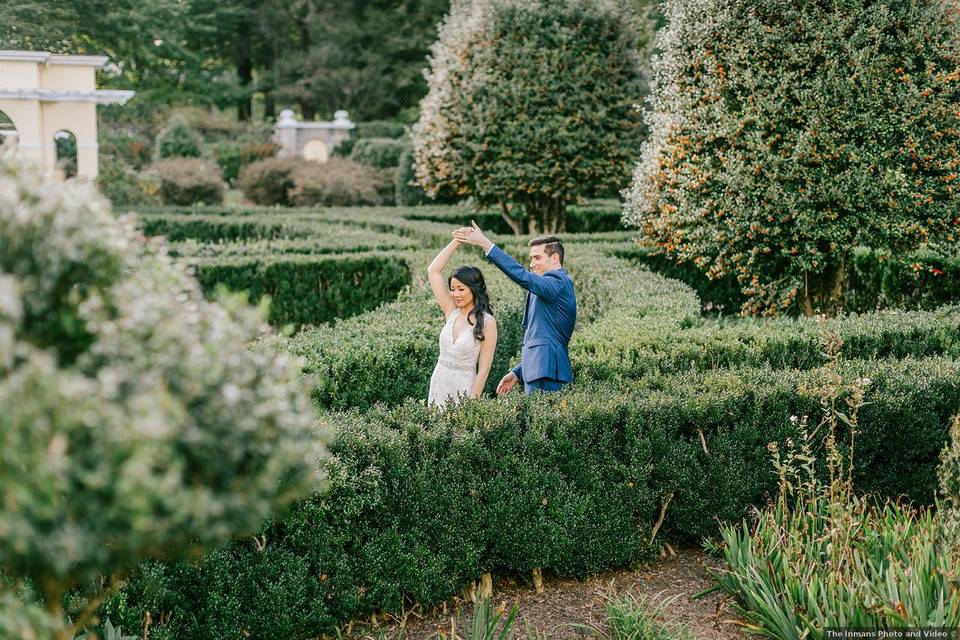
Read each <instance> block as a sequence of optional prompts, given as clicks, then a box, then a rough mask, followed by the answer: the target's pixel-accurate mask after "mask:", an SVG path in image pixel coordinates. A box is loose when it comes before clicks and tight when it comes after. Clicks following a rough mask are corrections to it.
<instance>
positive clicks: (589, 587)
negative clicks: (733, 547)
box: [346, 548, 748, 640]
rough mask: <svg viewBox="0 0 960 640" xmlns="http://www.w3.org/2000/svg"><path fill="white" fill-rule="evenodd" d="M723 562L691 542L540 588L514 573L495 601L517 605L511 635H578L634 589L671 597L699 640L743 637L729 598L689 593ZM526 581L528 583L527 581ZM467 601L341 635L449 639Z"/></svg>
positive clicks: (676, 615)
mask: <svg viewBox="0 0 960 640" xmlns="http://www.w3.org/2000/svg"><path fill="white" fill-rule="evenodd" d="M720 566H721V562H720V561H719V560H717V559H716V558H711V557H710V556H708V555H706V554H705V553H704V552H703V551H701V550H699V549H695V548H688V549H677V550H676V555H675V556H667V557H665V558H661V559H660V560H658V561H657V562H655V563H654V564H652V565H649V566H646V567H643V568H641V569H639V570H636V571H610V572H607V573H603V574H600V575H598V576H595V577H593V578H591V579H589V580H586V581H583V582H581V581H579V580H574V579H569V578H556V577H552V576H548V575H545V576H544V587H545V589H544V592H543V593H537V592H536V591H535V590H534V589H533V587H532V586H531V585H530V584H524V583H523V582H521V581H519V580H517V579H515V578H509V577H507V578H503V577H500V578H498V577H497V576H494V580H493V604H494V605H495V606H498V607H501V606H502V607H503V608H506V609H509V608H510V607H511V606H512V605H513V603H514V602H517V603H518V604H519V606H520V614H519V616H518V624H516V625H515V636H516V637H520V638H527V637H528V630H530V631H532V630H533V629H536V630H537V631H538V632H540V633H542V634H546V637H547V638H548V640H574V639H583V638H587V637H588V636H591V635H595V634H591V633H590V632H589V631H588V630H584V629H583V628H581V627H578V626H576V625H588V626H599V627H601V628H602V627H603V622H604V620H605V619H606V616H605V613H604V606H603V604H604V596H605V595H609V594H611V593H616V594H624V593H628V592H629V593H634V594H638V595H642V596H648V597H650V598H654V599H656V600H657V601H659V600H661V599H668V598H672V600H671V602H670V604H669V605H668V606H667V607H666V608H665V609H664V620H665V621H666V622H677V623H681V624H683V625H684V626H686V628H687V629H688V630H689V631H690V632H691V633H690V635H691V636H692V637H693V638H696V640H740V639H742V638H746V637H748V636H747V634H746V633H744V632H742V631H741V630H740V627H739V626H738V625H737V624H736V622H735V621H737V620H738V617H737V616H736V614H735V613H734V609H733V605H732V602H731V600H730V598H729V597H728V596H726V595H724V594H721V593H719V592H716V593H713V594H711V595H710V596H707V597H704V598H700V599H697V600H691V596H693V595H694V594H696V593H698V592H700V591H702V590H703V589H705V588H707V587H709V586H710V585H711V584H712V582H711V579H710V575H709V573H708V572H707V567H712V568H718V567H720ZM527 582H529V581H527ZM472 607H473V605H472V603H470V602H464V600H462V599H461V598H455V599H452V600H450V601H448V602H447V603H445V604H444V605H443V606H441V607H437V608H435V609H434V610H432V611H428V612H422V611H419V610H417V609H414V611H413V612H412V613H410V614H408V615H407V620H406V623H405V624H403V625H402V626H401V623H400V622H399V621H397V620H393V621H391V622H389V623H381V624H378V625H377V626H373V625H371V624H369V623H367V624H354V625H352V627H351V628H350V629H349V632H348V633H347V635H346V637H347V638H350V639H355V640H360V639H364V638H369V639H373V640H427V639H429V638H440V637H444V638H446V639H448V640H449V639H450V638H451V627H453V628H455V629H456V632H457V635H458V636H462V635H463V630H464V629H465V628H469V627H468V626H465V625H468V624H469V620H470V614H471V612H472Z"/></svg>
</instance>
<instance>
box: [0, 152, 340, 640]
mask: <svg viewBox="0 0 960 640" xmlns="http://www.w3.org/2000/svg"><path fill="white" fill-rule="evenodd" d="M0 181H2V182H3V184H4V185H5V186H6V187H7V188H4V189H3V190H0V191H2V192H0V244H2V246H3V247H4V250H3V251H0V301H2V304H0V485H2V486H3V487H4V500H3V501H2V503H0V570H2V571H0V575H4V576H9V577H11V578H13V579H15V580H17V581H23V580H25V579H29V580H30V582H31V583H32V584H33V585H35V586H36V588H37V589H38V591H39V594H38V595H39V598H40V599H41V601H42V602H43V604H44V605H45V607H46V609H47V610H48V612H50V613H51V614H53V618H54V620H53V622H54V623H56V624H57V625H58V626H60V627H62V630H60V631H59V632H58V634H57V637H58V638H60V639H61V640H62V639H64V638H66V639H69V638H72V637H73V635H74V633H75V632H77V631H79V630H80V629H81V627H83V626H84V624H85V622H86V621H87V620H89V618H90V616H91V615H92V614H93V613H94V608H95V606H96V601H95V600H94V601H92V602H93V604H92V605H91V606H87V607H86V610H84V611H81V612H79V613H78V614H77V615H71V618H72V622H70V621H67V620H66V619H64V617H63V616H62V609H61V602H62V600H61V598H62V596H63V595H64V594H65V593H66V592H67V591H68V590H70V589H82V590H83V591H84V592H86V593H84V594H82V595H86V596H93V595H95V594H96V592H100V591H101V590H103V591H105V593H104V595H107V594H108V593H109V591H110V590H111V589H114V588H115V587H116V585H115V584H114V582H115V581H114V580H111V579H110V578H109V576H111V575H113V576H115V577H122V576H123V574H124V573H125V572H126V571H128V570H129V569H131V568H132V567H133V566H135V565H136V564H137V563H138V562H139V561H140V560H141V559H143V558H149V557H154V558H160V557H162V558H178V557H186V556H189V555H191V554H195V553H197V552H202V551H203V549H205V548H209V547H211V546H216V545H220V544H223V543H224V542H226V541H227V540H229V539H230V538H231V537H232V536H234V535H237V534H243V533H247V532H250V531H252V530H254V529H256V528H258V527H260V526H261V524H262V522H263V520H264V518H266V517H267V516H269V515H271V514H273V513H274V512H275V510H277V509H278V508H280V507H283V506H285V505H286V504H287V503H288V502H289V501H290V500H291V499H292V498H294V497H296V496H298V495H300V493H301V492H302V491H303V490H304V489H311V488H316V484H315V480H316V476H315V473H314V471H315V468H314V464H315V459H316V456H317V455H318V454H319V453H320V452H321V450H322V448H321V447H320V446H319V441H318V440H317V437H316V436H315V434H314V433H313V423H314V420H315V415H314V413H313V410H312V407H311V406H310V403H309V399H308V398H307V396H306V394H305V393H304V382H303V379H302V377H301V374H300V372H299V370H298V369H299V368H298V366H297V364H298V363H297V362H295V361H294V360H293V359H292V358H290V356H289V355H288V354H282V353H281V352H280V351H279V350H278V347H279V346H280V344H279V342H278V341H276V340H267V341H265V342H263V343H262V344H261V346H260V348H258V349H257V350H255V351H251V350H250V349H249V348H248V345H249V344H250V343H251V341H253V340H255V339H257V338H259V337H261V327H262V325H263V321H264V315H265V314H264V309H262V308H261V309H254V308H251V307H249V306H247V305H246V304H243V303H242V302H241V301H239V300H237V299H236V298H224V299H223V301H222V302H223V304H222V305H220V304H212V303H208V302H207V301H205V300H204V299H203V296H202V295H201V292H200V288H199V287H198V285H197V283H196V281H195V280H194V279H192V278H190V277H189V276H188V275H187V274H186V272H185V270H184V269H183V268H182V267H179V266H178V265H176V264H174V263H172V262H171V261H170V260H169V258H167V257H166V256H165V255H164V254H163V253H162V252H158V251H157V250H156V249H155V248H154V247H153V245H151V244H149V243H145V242H143V240H142V238H141V236H140V234H139V233H138V232H137V231H136V229H135V228H134V226H133V224H132V221H131V220H129V219H126V218H124V219H120V220H118V219H117V218H116V217H114V216H113V214H112V213H111V211H110V209H109V206H108V205H107V203H106V202H105V201H104V200H103V199H102V198H101V197H99V196H98V195H97V194H96V192H95V191H94V190H93V189H92V188H90V187H88V186H85V185H82V184H76V183H74V182H68V183H61V182H58V181H56V180H50V179H48V178H45V177H44V176H43V174H42V173H40V172H39V171H36V170H34V169H31V168H28V167H25V166H23V165H20V164H16V163H8V162H0ZM104 574H105V575H106V576H107V578H105V580H104V581H103V582H102V583H101V582H100V580H99V579H98V578H99V577H100V576H101V575H104ZM7 602H9V599H8V597H7V596H2V599H0V603H2V605H0V615H4V617H5V616H6V612H5V611H4V608H5V605H6V604H7ZM7 623H8V621H7V620H3V621H0V628H4V627H6V626H7ZM124 626H126V627H128V626H129V625H128V624H124Z"/></svg>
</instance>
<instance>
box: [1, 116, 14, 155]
mask: <svg viewBox="0 0 960 640" xmlns="http://www.w3.org/2000/svg"><path fill="white" fill-rule="evenodd" d="M16 144H17V127H16V125H14V124H13V120H11V119H10V116H8V115H7V114H5V113H4V112H3V111H0V146H6V145H10V146H16Z"/></svg>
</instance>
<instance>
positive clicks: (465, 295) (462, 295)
mask: <svg viewBox="0 0 960 640" xmlns="http://www.w3.org/2000/svg"><path fill="white" fill-rule="evenodd" d="M450 296H451V297H452V298H453V303H454V304H455V305H457V306H458V307H467V306H470V305H471V304H473V291H470V287H468V286H467V285H465V284H463V283H462V282H460V281H459V280H457V279H456V278H450Z"/></svg>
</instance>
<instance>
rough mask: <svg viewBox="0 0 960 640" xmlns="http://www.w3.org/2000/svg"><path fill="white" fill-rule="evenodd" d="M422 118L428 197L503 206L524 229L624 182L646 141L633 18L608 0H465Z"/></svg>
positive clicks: (437, 59) (418, 142) (546, 226)
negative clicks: (470, 199)
mask: <svg viewBox="0 0 960 640" xmlns="http://www.w3.org/2000/svg"><path fill="white" fill-rule="evenodd" d="M432 51H433V55H432V57H431V59H430V65H431V68H430V76H429V86H430V92H429V93H428V94H427V96H426V97H425V98H424V99H423V101H422V102H421V103H420V108H421V116H420V120H419V122H417V124H416V126H415V127H414V149H415V153H416V160H417V177H418V179H419V181H420V182H421V184H422V185H423V186H424V187H425V189H426V191H427V193H428V194H430V195H438V194H441V193H454V194H457V195H460V196H471V197H473V198H474V199H475V200H476V201H477V202H478V203H479V204H480V205H490V206H498V207H500V209H501V211H502V214H503V217H504V219H505V220H506V221H507V222H508V223H509V224H511V226H512V227H513V228H514V230H515V231H516V232H517V233H520V231H521V228H520V225H521V223H522V222H525V223H526V226H527V231H529V232H530V233H542V232H553V231H559V230H562V229H563V228H564V216H565V211H566V207H567V205H568V204H570V203H573V202H576V201H577V200H578V199H580V198H583V197H589V196H594V195H597V194H605V193H609V192H610V191H612V190H615V189H617V188H620V187H623V186H625V183H626V181H627V179H628V176H629V169H630V167H631V166H632V164H633V163H634V161H635V160H636V157H637V152H638V150H639V146H640V139H641V133H640V127H641V124H642V123H641V120H640V114H639V111H638V109H637V103H638V102H639V100H640V99H641V95H642V92H643V78H642V75H641V67H640V60H641V56H640V49H639V42H638V29H637V26H636V21H635V16H634V15H633V14H632V12H628V11H627V10H625V9H624V8H623V7H622V6H619V5H617V4H615V3H613V2H605V1H604V0H552V1H550V2H547V1H545V0H531V1H527V0H473V1H469V0H464V1H461V2H457V3H456V4H455V5H454V8H453V9H452V10H451V12H450V15H449V16H448V17H447V19H446V20H445V21H444V23H443V25H442V26H441V28H440V37H439V40H438V41H437V43H436V44H435V45H434V46H433V49H432Z"/></svg>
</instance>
